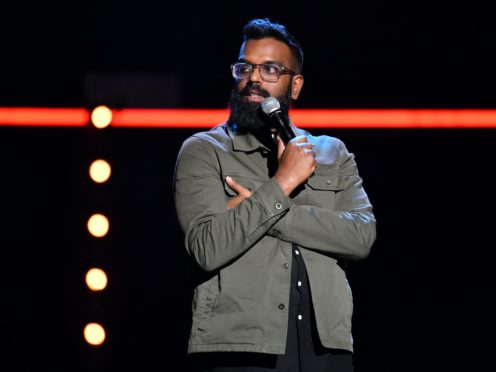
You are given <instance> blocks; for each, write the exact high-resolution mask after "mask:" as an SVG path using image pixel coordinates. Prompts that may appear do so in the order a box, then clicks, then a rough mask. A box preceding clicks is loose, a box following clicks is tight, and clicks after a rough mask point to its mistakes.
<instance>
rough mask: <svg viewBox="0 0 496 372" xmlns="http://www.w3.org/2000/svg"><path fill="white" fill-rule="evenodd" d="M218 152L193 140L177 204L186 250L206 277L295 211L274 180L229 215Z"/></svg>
mask: <svg viewBox="0 0 496 372" xmlns="http://www.w3.org/2000/svg"><path fill="white" fill-rule="evenodd" d="M214 146H215V145H214V144H212V143H211V142H209V141H208V140H206V139H203V138H200V137H197V136H193V137H190V138H189V139H187V140H186V141H185V142H184V144H183V146H182V148H181V150H180V151H179V155H178V159H177V163H176V170H175V175H174V202H175V207H176V213H177V217H178V220H179V223H180V225H181V228H182V229H183V231H184V233H185V245H186V249H187V251H188V253H189V255H190V256H192V257H193V258H194V260H195V261H196V262H197V263H198V265H199V266H200V267H201V268H203V269H204V270H206V271H213V270H216V269H219V268H221V267H222V266H225V265H227V264H229V263H230V262H232V261H233V260H235V259H236V258H237V257H239V256H240V255H242V254H243V253H244V252H245V251H246V250H248V249H250V248H251V247H252V246H253V245H254V244H255V243H256V242H257V241H259V240H260V239H261V238H263V237H264V235H266V233H267V231H268V230H269V229H270V228H271V227H272V226H273V225H274V223H276V222H277V221H278V220H279V219H280V218H282V217H283V216H284V215H285V214H286V213H287V212H288V210H289V208H290V207H291V205H292V202H291V200H290V199H289V198H288V197H286V196H285V195H284V193H283V192H282V190H281V188H280V187H279V185H278V184H277V183H276V182H275V181H274V180H269V181H267V182H266V183H265V184H263V185H262V186H260V187H259V188H258V189H257V190H255V191H254V192H253V194H252V195H251V196H250V197H249V198H247V199H245V200H244V201H243V202H242V203H240V204H239V205H238V206H237V207H236V208H233V209H227V197H226V193H225V191H224V183H225V180H223V179H222V178H223V177H222V172H221V169H220V165H219V161H218V157H217V155H218V154H217V153H216V150H215V147H214Z"/></svg>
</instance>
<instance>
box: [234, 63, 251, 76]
mask: <svg viewBox="0 0 496 372" xmlns="http://www.w3.org/2000/svg"><path fill="white" fill-rule="evenodd" d="M252 71H253V68H252V66H251V65H250V64H249V63H235V64H234V65H233V76H234V77H235V78H236V79H247V78H248V77H250V74H251V72H252Z"/></svg>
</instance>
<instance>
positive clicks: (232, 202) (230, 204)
mask: <svg viewBox="0 0 496 372" xmlns="http://www.w3.org/2000/svg"><path fill="white" fill-rule="evenodd" d="M226 183H227V185H228V186H229V187H230V188H231V189H233V190H234V191H235V192H237V193H238V196H235V197H234V198H231V199H229V200H228V201H227V209H232V208H234V207H236V206H237V205H238V204H239V203H241V202H242V201H243V200H245V199H246V198H248V197H250V196H251V191H250V190H248V189H246V188H244V187H243V186H241V185H240V184H239V183H237V182H236V181H234V180H233V179H232V177H229V176H227V177H226Z"/></svg>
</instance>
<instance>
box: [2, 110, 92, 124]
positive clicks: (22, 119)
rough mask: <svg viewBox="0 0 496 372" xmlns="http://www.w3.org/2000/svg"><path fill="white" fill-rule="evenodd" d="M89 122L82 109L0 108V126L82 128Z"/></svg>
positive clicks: (85, 112) (88, 114)
mask: <svg viewBox="0 0 496 372" xmlns="http://www.w3.org/2000/svg"><path fill="white" fill-rule="evenodd" d="M89 120H90V113H89V112H88V110H86V109H84V108H34V107H0V125H15V126H44V127H82V126H84V125H86V124H88V121H89Z"/></svg>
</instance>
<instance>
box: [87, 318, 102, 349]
mask: <svg viewBox="0 0 496 372" xmlns="http://www.w3.org/2000/svg"><path fill="white" fill-rule="evenodd" d="M83 333H84V339H85V340H86V342H87V343H89V344H90V345H96V346H98V345H101V344H103V342H104V341H105V329H103V327H102V326H101V325H100V324H98V323H88V324H87V325H86V327H84V332H83Z"/></svg>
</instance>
